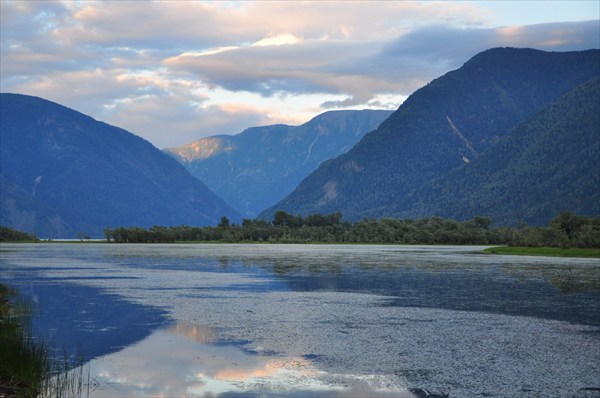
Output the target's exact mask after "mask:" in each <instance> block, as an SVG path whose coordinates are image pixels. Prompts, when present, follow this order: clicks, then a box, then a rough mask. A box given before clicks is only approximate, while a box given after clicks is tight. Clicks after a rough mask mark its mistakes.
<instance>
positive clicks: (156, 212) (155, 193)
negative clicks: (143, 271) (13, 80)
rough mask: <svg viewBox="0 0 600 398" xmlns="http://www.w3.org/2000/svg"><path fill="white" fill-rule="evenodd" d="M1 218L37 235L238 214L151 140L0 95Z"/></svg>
mask: <svg viewBox="0 0 600 398" xmlns="http://www.w3.org/2000/svg"><path fill="white" fill-rule="evenodd" d="M0 99H1V103H0V116H1V124H0V174H1V177H2V178H1V179H0V183H1V184H2V185H1V187H0V188H1V191H2V196H1V203H0V205H1V206H0V210H1V213H0V215H1V220H0V223H1V224H3V225H5V226H11V227H14V228H17V229H20V230H23V231H27V232H34V233H36V234H38V235H39V236H42V237H54V238H57V237H75V234H77V233H83V234H89V235H91V236H102V230H103V228H105V227H114V226H122V225H131V226H133V225H137V226H145V227H150V226H153V225H179V224H193V225H212V224H216V223H217V222H218V220H219V219H220V217H221V216H228V217H230V218H232V219H238V218H239V215H238V214H237V213H236V212H235V211H234V210H233V209H232V208H231V207H229V206H228V205H227V204H226V203H225V202H224V201H223V200H222V199H220V198H219V197H217V195H215V194H214V193H213V192H211V191H210V190H209V189H208V188H207V187H206V186H205V185H203V184H202V183H201V182H200V181H198V180H197V179H196V178H194V177H193V176H191V175H190V174H189V173H188V172H187V171H186V170H185V169H184V168H183V167H182V166H181V165H179V164H178V163H177V162H176V161H175V160H173V159H172V158H170V157H169V156H167V155H165V154H164V153H163V152H162V151H160V150H159V149H157V148H155V147H154V146H152V145H151V144H150V143H149V142H147V141H145V140H143V139H141V138H139V137H137V136H135V135H133V134H131V133H129V132H127V131H125V130H122V129H119V128H117V127H113V126H110V125H107V124H105V123H101V122H98V121H96V120H94V119H92V118H90V117H88V116H86V115H83V114H81V113H79V112H76V111H74V110H72V109H69V108H66V107H64V106H61V105H58V104H56V103H53V102H50V101H47V100H44V99H41V98H37V97H31V96H25V95H19V94H1V96H0Z"/></svg>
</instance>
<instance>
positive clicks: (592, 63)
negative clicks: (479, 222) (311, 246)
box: [261, 48, 600, 222]
mask: <svg viewBox="0 0 600 398" xmlns="http://www.w3.org/2000/svg"><path fill="white" fill-rule="evenodd" d="M599 75H600V51H599V50H588V51H578V52H565V53H550V52H543V51H538V50H532V49H514V48H496V49H491V50H487V51H484V52H482V53H480V54H478V55H476V56H474V57H473V58H472V59H471V60H469V61H468V62H466V63H465V64H464V65H463V66H462V67H461V68H459V69H458V70H455V71H452V72H449V73H447V74H445V75H444V76H442V77H440V78H438V79H435V80H434V81H432V82H431V83H429V84H428V85H426V86H425V87H423V88H421V89H420V90H418V91H416V92H415V93H414V94H412V95H411V96H410V97H409V98H408V99H407V100H406V101H405V102H404V103H403V104H402V105H401V106H400V108H399V109H398V110H397V111H396V112H394V113H393V114H392V115H391V116H390V117H389V118H388V119H387V120H386V121H385V122H383V123H382V124H381V125H380V126H379V128H378V129H377V130H375V131H373V132H372V133H369V134H367V135H365V136H364V137H363V139H362V140H361V141H360V142H359V143H358V144H356V145H355V146H354V147H353V148H352V149H351V150H350V151H348V152H347V153H346V154H344V155H341V156H339V157H337V158H335V159H333V160H330V161H327V162H324V163H323V164H322V165H321V166H320V167H319V168H318V169H317V170H316V171H314V172H313V173H312V174H311V175H310V176H309V177H307V178H306V179H305V180H303V181H302V182H301V183H300V184H299V186H298V187H297V188H296V189H295V190H294V192H292V193H291V194H290V195H289V196H288V197H286V198H285V199H284V200H282V201H281V202H279V203H278V204H276V205H275V206H273V207H272V208H270V209H269V210H267V211H265V212H263V213H262V214H261V217H264V218H270V217H272V215H273V214H274V212H275V211H277V210H284V211H286V212H288V213H291V214H302V215H306V214H310V213H316V212H319V213H323V214H325V213H332V212H338V211H340V212H342V213H343V215H344V218H345V219H349V220H357V219H361V218H366V217H384V216H388V217H400V216H402V217H412V216H425V215H434V208H433V207H432V208H429V209H427V208H426V206H424V205H421V204H420V203H418V202H416V200H417V198H421V196H419V195H418V194H414V193H415V192H417V191H419V190H420V189H421V188H422V187H423V186H424V185H425V184H428V183H430V182H431V181H433V180H437V181H442V180H443V179H444V178H446V176H448V175H449V173H451V172H452V171H453V170H458V169H460V168H463V167H466V166H468V165H469V164H470V163H471V162H474V161H475V159H477V158H479V157H480V156H484V155H483V154H484V153H486V150H487V149H489V148H491V147H492V146H494V145H496V144H498V143H499V142H500V141H501V138H502V137H503V136H505V135H506V134H508V133H509V132H510V131H511V129H512V128H514V127H515V126H517V125H518V124H519V123H522V122H525V121H527V120H529V119H531V118H532V117H534V115H536V113H538V112H539V111H540V110H541V109H542V108H544V107H546V106H548V105H549V104H551V103H552V102H554V101H556V100H557V99H558V98H560V97H561V96H563V95H565V94H566V93H568V92H569V91H571V90H573V89H574V88H576V87H577V86H579V85H581V84H583V83H585V82H587V81H589V80H591V79H593V78H595V77H597V76H599ZM570 133H571V132H570V131H565V132H564V134H570ZM596 172H597V171H596ZM478 178H486V177H483V176H478ZM447 189H453V187H447ZM482 189H483V187H482ZM489 194H490V195H493V193H489ZM445 195H446V192H442V193H441V196H445ZM411 197H412V198H414V200H412V201H411V200H410V199H409V198H411ZM418 200H420V199H418ZM440 200H441V199H440ZM432 201H433V200H432ZM439 206H443V202H442V201H441V202H440V203H439ZM478 210H479V211H480V214H479V215H484V216H485V215H487V214H492V213H491V211H490V210H491V209H487V208H483V207H480V208H478ZM553 211H554V210H553V209H552V208H551V207H548V208H547V210H546V211H545V212H544V215H543V216H542V215H541V213H540V214H539V215H538V216H536V217H535V219H536V220H539V221H541V220H542V219H544V220H545V219H549V218H551V217H552V216H554V215H555V214H548V213H551V212H553ZM436 212H437V210H436ZM450 213H451V212H446V213H445V214H447V215H448V216H450V217H453V218H459V219H461V218H465V217H467V216H466V215H465V214H464V213H461V212H457V213H455V214H454V213H452V214H450ZM515 216H516V215H515ZM503 222H516V220H515V219H513V218H511V217H508V218H504V219H503Z"/></svg>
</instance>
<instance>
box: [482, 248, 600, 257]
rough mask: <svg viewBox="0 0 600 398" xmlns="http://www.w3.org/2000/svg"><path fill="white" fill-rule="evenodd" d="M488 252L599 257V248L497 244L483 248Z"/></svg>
mask: <svg viewBox="0 0 600 398" xmlns="http://www.w3.org/2000/svg"><path fill="white" fill-rule="evenodd" d="M483 251H484V252H485V253H488V254H514V255H525V256H551V257H583V258H600V249H581V248H575V247H572V248H568V249H562V248H560V247H516V246H498V247H489V248H487V249H484V250H483Z"/></svg>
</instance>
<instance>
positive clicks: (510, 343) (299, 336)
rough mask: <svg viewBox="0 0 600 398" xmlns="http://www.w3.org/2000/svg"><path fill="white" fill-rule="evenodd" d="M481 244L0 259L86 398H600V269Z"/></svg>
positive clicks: (57, 249) (147, 249)
mask: <svg viewBox="0 0 600 398" xmlns="http://www.w3.org/2000/svg"><path fill="white" fill-rule="evenodd" d="M480 250H481V248H480V247H448V246H444V247H431V246H423V247H419V246H358V245H356V246H353V245H349V246H335V245H208V244H207V245H180V244H177V245H116V244H112V245H107V244H87V245H80V244H58V243H55V244H35V245H22V244H19V245H11V244H2V246H0V255H1V257H0V260H1V263H0V271H1V273H0V279H1V280H2V281H3V282H5V283H8V284H10V285H13V286H17V287H18V288H19V289H20V290H21V291H22V292H23V293H24V294H25V295H27V296H29V297H31V298H32V299H33V301H34V302H35V303H36V304H37V312H36V315H35V319H34V327H35V330H36V333H37V335H38V336H40V337H42V338H44V339H46V340H47V341H49V342H51V344H52V346H53V347H55V348H56V350H57V352H60V351H62V350H65V349H66V350H68V351H69V352H71V353H74V352H82V353H83V355H84V356H85V358H86V359H87V360H88V361H89V362H88V363H87V364H86V366H87V367H88V368H89V372H90V386H89V389H90V395H91V396H94V397H122V396H123V397H124V396H167V397H168V396H199V397H205V396H219V397H231V396H233V397H235V396H242V397H249V396H252V397H254V396H257V397H262V396H267V397H269V396H297V397H305V396H309V397H311V396H313V397H322V396H332V397H333V396H336V397H337V396H339V397H360V396H392V397H413V396H417V397H419V396H425V390H426V391H429V392H430V393H432V394H437V396H443V395H446V394H447V395H448V396H450V397H473V396H495V397H508V396H511V397H521V396H522V397H530V396H544V397H546V396H556V397H562V396H569V397H572V396H575V397H588V396H590V397H591V396H598V395H599V394H600V262H599V261H598V260H597V259H594V260H586V259H555V258H545V257H513V256H495V255H483V254H480Z"/></svg>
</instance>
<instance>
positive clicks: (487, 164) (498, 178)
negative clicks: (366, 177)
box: [399, 78, 600, 225]
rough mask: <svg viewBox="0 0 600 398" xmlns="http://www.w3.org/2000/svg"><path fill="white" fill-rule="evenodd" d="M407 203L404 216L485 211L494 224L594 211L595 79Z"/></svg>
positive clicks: (598, 193) (598, 154)
mask: <svg viewBox="0 0 600 398" xmlns="http://www.w3.org/2000/svg"><path fill="white" fill-rule="evenodd" d="M406 202H407V203H408V204H410V205H411V209H410V210H405V214H406V215H408V214H410V215H415V214H419V215H422V216H423V215H429V214H436V215H438V216H441V217H455V216H457V215H458V216H459V217H460V218H464V219H467V218H471V217H474V216H476V215H478V214H485V215H487V216H489V217H491V218H492V219H493V220H495V222H496V223H497V224H499V225H505V224H510V223H511V221H513V220H523V221H525V222H527V223H528V224H534V225H535V224H537V225H540V224H547V223H548V221H549V217H551V216H552V215H556V214H557V213H559V212H561V211H567V210H569V211H572V212H575V213H577V214H580V215H588V216H598V215H600V78H597V79H594V80H592V81H590V82H588V83H585V84H583V85H582V86H580V87H578V88H576V89H574V90H572V91H571V92H569V93H568V94H566V95H565V96H563V97H561V98H560V99H559V100H557V101H556V102H554V103H553V104H551V105H550V106H548V107H546V108H544V109H543V110H542V111H540V112H539V113H538V114H536V115H535V116H534V117H533V118H532V119H530V120H529V121H527V122H524V123H522V124H520V125H518V126H517V127H516V128H514V129H513V130H512V131H511V132H510V133H509V134H508V135H506V136H504V137H502V138H501V139H500V141H499V142H498V143H497V144H495V145H494V146H492V147H491V148H490V149H488V150H487V151H486V152H485V153H484V154H482V155H481V156H479V157H478V158H477V159H475V160H474V161H473V162H472V163H470V164H468V165H465V166H463V167H461V168H459V169H457V170H454V171H452V172H451V173H449V174H448V175H447V176H445V177H444V178H442V179H440V180H435V181H432V182H429V183H427V184H425V185H424V186H423V187H422V188H421V189H419V190H417V191H416V192H414V193H413V194H412V195H409V197H408V198H407V200H406ZM406 207H408V206H405V208H406ZM401 208H402V207H399V209H401Z"/></svg>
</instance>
